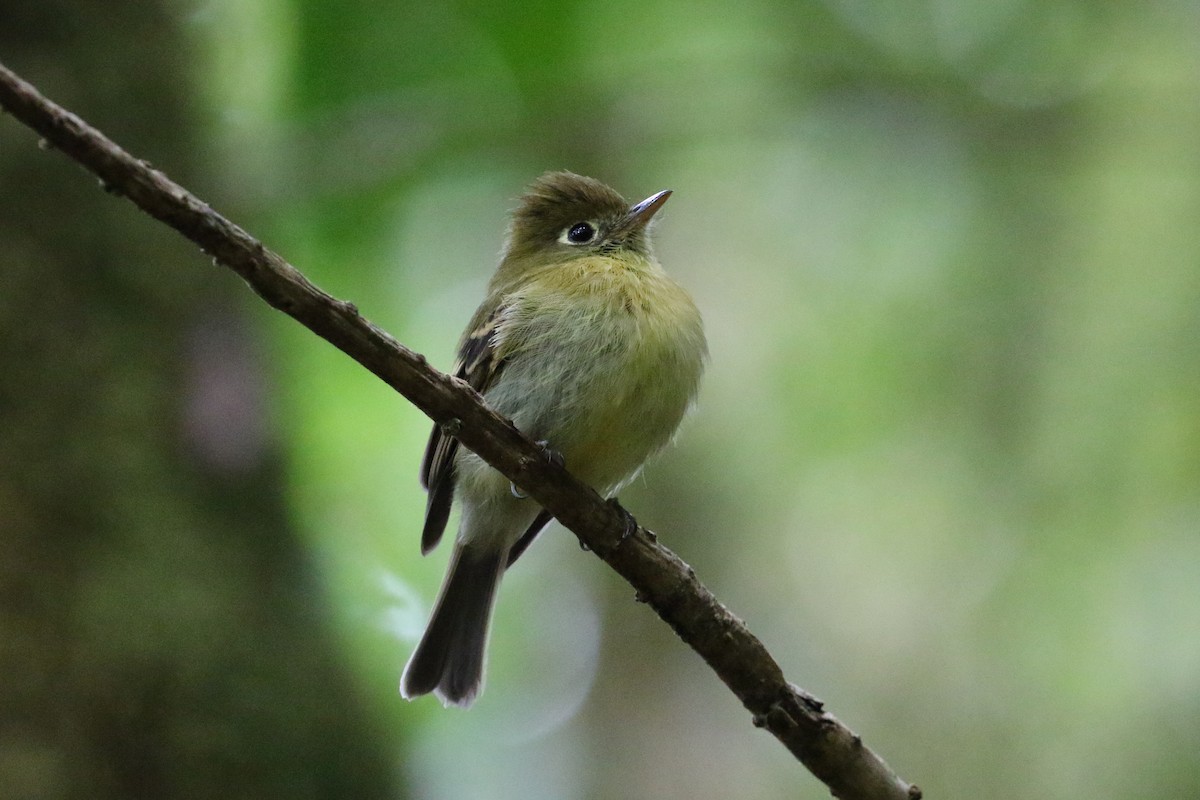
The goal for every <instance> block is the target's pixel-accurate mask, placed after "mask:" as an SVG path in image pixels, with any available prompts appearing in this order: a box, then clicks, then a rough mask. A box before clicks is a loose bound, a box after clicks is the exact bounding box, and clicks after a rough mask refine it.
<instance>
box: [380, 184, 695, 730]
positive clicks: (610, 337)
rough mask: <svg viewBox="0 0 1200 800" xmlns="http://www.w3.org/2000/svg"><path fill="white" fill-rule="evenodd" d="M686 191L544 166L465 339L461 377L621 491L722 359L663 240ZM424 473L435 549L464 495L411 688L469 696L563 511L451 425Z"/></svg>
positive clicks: (546, 443) (431, 450)
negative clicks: (669, 268)
mask: <svg viewBox="0 0 1200 800" xmlns="http://www.w3.org/2000/svg"><path fill="white" fill-rule="evenodd" d="M670 195H671V192H670V191H662V192H659V193H657V194H655V195H652V196H650V197H648V198H646V199H645V200H643V201H642V202H640V203H637V204H634V205H631V204H630V203H628V202H627V201H626V200H625V199H624V198H622V197H621V195H619V194H617V193H616V192H615V191H613V190H612V189H610V188H609V187H608V186H605V185H604V184H603V183H600V182H599V181H597V180H594V179H592V178H586V177H583V176H581V175H576V174H574V173H571V172H549V173H547V174H545V175H543V176H541V177H540V178H538V179H537V180H536V181H534V183H533V184H532V185H531V186H530V187H529V190H528V191H527V192H526V194H525V195H524V196H523V197H522V198H521V201H520V204H519V205H518V207H517V209H516V211H515V212H514V213H513V215H512V222H511V225H510V226H509V232H508V239H507V241H506V244H505V247H504V251H503V255H502V256H501V259H500V265H499V267H498V268H497V270H496V272H495V274H494V275H493V276H492V279H491V282H490V283H489V284H488V288H487V297H486V299H485V300H484V301H483V303H482V304H481V305H480V306H479V308H478V309H477V310H476V311H475V316H474V317H472V319H471V322H470V324H469V325H468V326H467V329H466V331H465V333H464V334H463V337H462V340H461V342H460V344H459V348H458V360H457V362H456V364H455V367H454V374H455V375H457V376H458V377H459V378H461V379H463V380H464V381H466V382H467V383H468V384H469V385H470V386H472V387H473V388H475V390H476V391H478V392H479V393H480V394H482V395H483V398H484V400H486V401H487V403H488V405H490V406H491V407H492V408H493V409H495V410H496V411H497V412H499V413H500V414H503V415H504V416H506V417H509V418H510V419H512V420H513V422H514V423H515V424H516V426H517V428H519V429H520V430H521V431H522V432H524V433H525V434H526V435H528V436H529V437H531V438H532V439H534V440H536V441H539V442H540V443H542V445H543V447H545V448H546V451H547V453H548V454H551V455H552V457H554V458H561V459H562V460H563V462H564V463H565V465H566V467H567V469H568V470H570V471H571V472H572V473H573V474H574V475H575V476H576V477H578V478H579V479H580V480H582V481H584V482H585V483H588V484H589V485H591V486H592V487H593V488H595V489H596V490H597V491H598V492H599V493H600V494H602V495H603V496H605V497H611V496H612V495H613V494H614V493H615V492H616V491H617V490H618V489H620V488H621V487H622V486H624V485H625V484H626V483H628V482H629V481H630V480H632V479H633V477H634V476H635V475H636V474H637V473H638V471H639V470H640V469H641V467H642V464H643V463H644V462H645V461H646V459H647V458H648V457H649V456H651V455H653V454H654V453H656V452H657V451H659V450H661V449H662V448H663V447H664V446H666V445H667V443H668V442H669V441H670V440H671V438H672V437H673V436H674V433H675V430H676V428H677V427H678V426H679V423H680V421H681V420H682V419H683V416H684V414H685V412H686V411H687V410H688V408H689V407H690V406H691V404H692V402H693V400H694V399H695V396H696V391H697V388H698V386H699V383H700V376H701V373H702V371H703V368H704V361H705V359H706V357H707V346H706V343H705V339H704V328H703V325H702V323H701V320H700V312H699V311H698V310H697V309H696V305H695V303H693V302H692V298H691V297H690V296H689V295H688V293H687V292H686V291H685V290H684V289H683V288H681V287H680V286H679V285H678V284H677V283H675V282H674V281H673V280H671V278H670V277H668V276H667V273H666V272H665V271H664V270H663V268H662V267H661V266H660V265H659V263H658V261H657V259H655V257H654V255H653V253H652V251H651V247H650V237H649V233H648V230H647V226H648V225H649V223H650V220H651V219H652V218H653V217H654V215H655V214H656V213H657V212H658V210H659V209H660V208H662V206H663V204H664V203H665V202H666V201H667V198H668V197H670ZM421 482H422V484H423V485H424V486H425V488H426V490H427V491H428V505H427V507H426V511H425V527H424V530H423V531H422V534H421V553H422V554H426V553H428V552H429V551H430V550H432V549H433V548H434V546H435V545H437V543H438V540H439V539H441V537H442V533H443V531H444V530H445V528H446V522H447V519H448V517H449V515H450V507H451V504H452V503H453V502H454V501H455V499H456V498H457V500H458V502H459V504H460V506H461V512H462V513H461V521H460V523H459V528H458V536H457V537H456V539H455V543H454V552H453V553H452V555H451V557H450V565H449V568H448V569H447V572H446V578H445V581H444V582H443V584H442V590H441V594H440V595H439V597H438V600H437V603H436V604H435V606H434V609H433V614H432V616H431V618H430V620H429V625H428V627H427V628H426V630H425V634H424V636H422V637H421V641H420V643H419V644H418V645H417V648H416V650H415V651H414V652H413V655H412V657H411V658H410V659H409V661H408V666H407V667H405V669H404V675H403V677H402V678H401V679H400V692H401V694H402V695H403V696H404V697H405V698H408V699H412V698H415V697H418V696H420V695H424V694H428V693H430V692H433V693H434V694H435V695H436V696H437V697H438V698H440V699H441V701H442V703H443V704H444V705H446V706H450V705H456V706H463V707H466V706H469V705H470V704H471V703H472V702H474V700H475V698H476V697H477V696H478V695H479V693H480V691H481V690H482V687H483V672H484V662H485V651H486V647H487V640H488V625H489V621H490V619H491V615H492V606H493V604H494V602H495V598H496V589H497V586H498V585H499V581H500V577H501V575H502V574H503V573H504V571H505V570H506V569H507V568H508V567H510V566H511V565H512V564H513V562H514V561H516V560H517V558H518V557H519V556H520V555H521V554H522V553H523V552H525V549H526V548H527V547H528V546H529V545H530V543H531V542H532V541H533V540H534V538H535V537H536V536H537V535H538V533H539V532H540V531H541V530H542V528H543V527H545V525H546V524H547V523H548V522H549V521H550V514H548V513H547V512H546V511H544V510H543V509H542V508H541V507H539V506H538V505H537V503H536V502H535V501H534V500H531V499H528V498H526V497H525V496H524V495H523V494H522V493H521V492H520V491H519V490H518V489H517V488H516V487H515V486H514V485H513V484H511V483H510V482H509V480H508V478H505V477H504V476H503V475H501V474H500V473H499V472H497V471H496V470H494V469H492V468H491V467H490V466H488V465H487V464H486V463H485V462H484V461H483V460H482V459H480V458H479V457H478V456H477V455H475V454H474V453H472V452H470V451H469V450H467V449H466V448H462V447H459V445H458V442H457V441H456V440H455V439H453V438H452V437H450V436H448V435H447V434H446V433H445V432H444V431H443V430H442V429H441V428H440V427H438V426H436V425H435V426H434V429H433V433H432V435H431V436H430V437H429V445H428V447H427V448H426V450H425V459H424V462H423V464H422V466H421Z"/></svg>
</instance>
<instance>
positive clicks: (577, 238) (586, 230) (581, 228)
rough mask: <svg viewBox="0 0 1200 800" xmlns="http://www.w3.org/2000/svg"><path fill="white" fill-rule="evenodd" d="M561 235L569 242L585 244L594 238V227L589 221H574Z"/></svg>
mask: <svg viewBox="0 0 1200 800" xmlns="http://www.w3.org/2000/svg"><path fill="white" fill-rule="evenodd" d="M563 235H564V237H565V239H566V241H567V242H568V243H569V244H587V243H588V242H590V241H592V240H593V239H595V238H596V228H595V227H594V226H593V225H592V224H591V223H590V222H576V223H575V224H574V225H572V226H571V227H570V228H567V230H566V233H565V234H563Z"/></svg>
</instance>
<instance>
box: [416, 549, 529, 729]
mask: <svg viewBox="0 0 1200 800" xmlns="http://www.w3.org/2000/svg"><path fill="white" fill-rule="evenodd" d="M476 549H479V548H476ZM506 557H507V553H505V552H498V553H496V552H493V553H476V552H471V550H470V549H469V548H466V547H463V546H462V545H458V546H456V547H455V551H454V556H453V559H452V562H451V564H450V568H449V570H447V573H446V581H445V583H444V584H443V585H442V593H441V595H440V596H439V597H438V601H437V604H436V605H435V606H434V608H433V615H432V616H431V617H430V620H429V626H428V627H427V628H426V629H425V635H424V636H422V637H421V642H420V644H418V645H417V649H416V650H415V651H414V652H413V654H412V657H411V658H410V659H409V660H408V666H406V667H405V668H404V676H403V677H401V678H400V694H401V695H403V696H404V697H405V698H406V699H409V700H411V699H412V698H414V697H419V696H421V695H423V694H429V693H430V692H433V693H434V694H435V695H437V697H438V698H439V699H440V700H441V701H442V703H443V704H444V705H447V706H450V705H455V706H462V707H464V708H465V707H466V706H469V705H471V703H472V702H474V700H475V698H476V697H477V696H478V695H479V693H480V691H481V690H482V689H483V667H484V660H485V655H486V650H487V640H488V627H489V623H490V621H491V617H492V604H493V603H494V601H495V599H496V586H497V585H498V584H499V582H500V573H501V572H502V571H503V566H504V562H505V559H506Z"/></svg>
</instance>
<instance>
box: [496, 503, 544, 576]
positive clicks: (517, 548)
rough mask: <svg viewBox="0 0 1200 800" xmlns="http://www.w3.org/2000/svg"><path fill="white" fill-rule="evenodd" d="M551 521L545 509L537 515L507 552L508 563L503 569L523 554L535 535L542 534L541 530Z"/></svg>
mask: <svg viewBox="0 0 1200 800" xmlns="http://www.w3.org/2000/svg"><path fill="white" fill-rule="evenodd" d="M551 519H553V517H552V516H551V514H550V512H549V511H546V510H545V509H543V510H542V511H541V512H539V513H538V515H537V518H536V519H534V521H533V522H532V523H531V524H530V526H529V527H528V528H526V529H525V532H524V533H522V534H521V538H520V539H517V543H516V544H514V545H513V546H512V549H511V550H509V551H508V562H507V563H505V565H504V568H505V569H508V568H509V567H511V566H512V565H513V562H514V561H516V560H517V559H518V558H520V557H521V554H522V553H524V552H525V550H526V548H528V547H529V545H531V544H533V540H534V539H536V538H537V535H538V534H539V533H541V532H542V528H544V527H546V524H547V523H548V522H550V520H551Z"/></svg>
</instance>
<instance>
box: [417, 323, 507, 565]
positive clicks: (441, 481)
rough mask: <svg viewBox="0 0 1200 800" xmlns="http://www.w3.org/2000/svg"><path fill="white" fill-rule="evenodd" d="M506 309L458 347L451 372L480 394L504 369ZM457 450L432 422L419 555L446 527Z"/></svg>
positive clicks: (423, 464)
mask: <svg viewBox="0 0 1200 800" xmlns="http://www.w3.org/2000/svg"><path fill="white" fill-rule="evenodd" d="M506 310H507V309H506V308H505V307H504V306H501V307H500V308H497V309H496V310H495V311H494V312H492V313H491V314H490V315H487V316H485V317H484V318H483V322H482V323H480V324H478V325H476V326H475V328H474V329H472V330H471V332H470V333H469V334H467V336H466V337H465V338H464V339H463V342H462V345H461V346H460V347H459V351H458V361H457V362H456V363H455V365H454V375H455V377H457V378H461V379H462V380H464V381H466V382H467V384H468V385H469V386H470V387H471V388H472V389H474V390H475V391H477V392H479V393H480V394H483V393H484V392H486V391H487V390H488V388H490V387H491V385H492V384H493V383H494V382H495V380H496V377H497V376H498V375H499V374H500V371H501V370H502V369H503V368H504V357H503V355H502V353H500V347H499V345H500V343H501V339H500V337H499V336H498V335H497V330H498V327H499V323H500V322H501V321H502V320H503V319H504V315H505V312H506ZM457 452H458V440H457V439H455V438H454V437H453V436H447V435H446V434H445V433H443V431H442V428H441V426H440V425H434V426H433V432H432V433H430V435H429V444H428V445H427V446H426V447H425V458H424V460H423V461H422V462H421V485H422V486H424V487H425V488H426V490H428V492H429V500H428V502H427V503H426V506H425V527H424V528H423V529H422V531H421V554H422V555H424V554H425V553H428V552H429V551H430V550H432V549H433V548H434V547H436V546H437V543H438V542H439V541H440V540H441V538H442V533H443V532H444V531H445V530H446V520H447V519H449V517H450V505H451V503H452V502H453V501H454V455H455V453H457Z"/></svg>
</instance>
